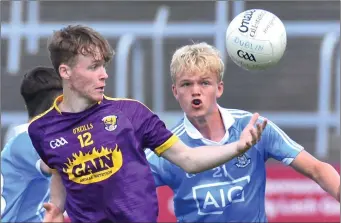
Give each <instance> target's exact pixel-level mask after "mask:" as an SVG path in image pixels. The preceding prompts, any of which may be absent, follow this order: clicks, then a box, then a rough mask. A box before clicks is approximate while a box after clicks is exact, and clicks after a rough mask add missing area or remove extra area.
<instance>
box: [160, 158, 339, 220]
mask: <svg viewBox="0 0 341 223" xmlns="http://www.w3.org/2000/svg"><path fill="white" fill-rule="evenodd" d="M334 167H335V168H336V169H337V170H338V171H339V172H340V166H339V165H337V166H334ZM172 196H173V193H172V191H171V190H170V189H169V188H168V187H160V188H158V197H159V207H160V213H159V222H175V221H176V219H175V217H174V212H173V200H172V199H173V198H172ZM266 211H267V216H268V220H269V221H270V222H340V204H339V203H338V202H337V201H336V200H335V199H334V198H333V197H331V196H330V195H328V194H327V193H326V192H324V191H323V190H322V189H321V188H320V187H319V186H318V185H317V184H316V183H315V182H314V181H312V180H310V179H308V178H307V177H305V176H303V175H301V174H299V173H297V172H295V171H294V170H293V169H292V168H290V167H286V166H284V165H282V164H272V165H268V168H267V187H266Z"/></svg>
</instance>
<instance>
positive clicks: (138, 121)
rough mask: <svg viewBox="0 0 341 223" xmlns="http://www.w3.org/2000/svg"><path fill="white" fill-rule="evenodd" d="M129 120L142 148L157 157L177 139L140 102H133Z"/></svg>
mask: <svg viewBox="0 0 341 223" xmlns="http://www.w3.org/2000/svg"><path fill="white" fill-rule="evenodd" d="M132 108H133V109H131V112H133V113H131V118H132V123H133V125H134V128H135V129H136V133H137V136H138V137H139V138H140V139H141V140H142V142H143V147H144V148H150V149H151V150H152V151H154V152H155V153H156V154H157V155H158V156H160V155H161V154H162V153H163V152H164V151H166V150H167V149H169V148H170V147H171V146H172V145H173V144H174V143H175V142H177V141H178V140H179V139H178V137H177V136H176V135H174V134H173V133H172V132H171V131H169V130H168V129H167V128H166V125H165V124H164V122H163V121H161V120H160V119H159V117H158V116H157V115H156V114H154V113H153V112H152V111H151V110H150V109H149V108H147V107H146V106H145V105H143V104H142V103H140V102H137V101H136V102H134V106H132Z"/></svg>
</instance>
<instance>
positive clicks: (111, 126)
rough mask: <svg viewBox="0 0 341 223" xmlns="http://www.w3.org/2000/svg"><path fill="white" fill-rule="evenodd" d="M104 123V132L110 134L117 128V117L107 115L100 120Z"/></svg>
mask: <svg viewBox="0 0 341 223" xmlns="http://www.w3.org/2000/svg"><path fill="white" fill-rule="evenodd" d="M102 121H103V123H104V126H105V127H104V128H105V130H107V131H109V132H111V131H114V130H115V129H116V128H117V116H116V115H109V116H106V117H104V118H103V119H102Z"/></svg>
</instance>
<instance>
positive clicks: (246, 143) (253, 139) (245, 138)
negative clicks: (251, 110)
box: [238, 113, 268, 154]
mask: <svg viewBox="0 0 341 223" xmlns="http://www.w3.org/2000/svg"><path fill="white" fill-rule="evenodd" d="M258 117H259V114H258V113H255V114H253V116H252V118H251V119H250V122H249V124H248V125H247V126H246V127H245V128H244V130H243V132H242V134H241V135H240V139H239V142H238V151H239V152H240V153H241V154H242V153H244V152H246V151H247V150H248V149H250V148H251V147H252V146H253V145H255V144H256V143H257V142H258V141H259V140H260V139H261V136H262V132H263V130H264V129H265V127H266V124H267V123H268V120H267V119H264V121H263V122H262V123H257V120H258Z"/></svg>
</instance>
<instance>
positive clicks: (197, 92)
mask: <svg viewBox="0 0 341 223" xmlns="http://www.w3.org/2000/svg"><path fill="white" fill-rule="evenodd" d="M192 95H193V96H197V95H200V86H199V85H198V84H193V86H192Z"/></svg>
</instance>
